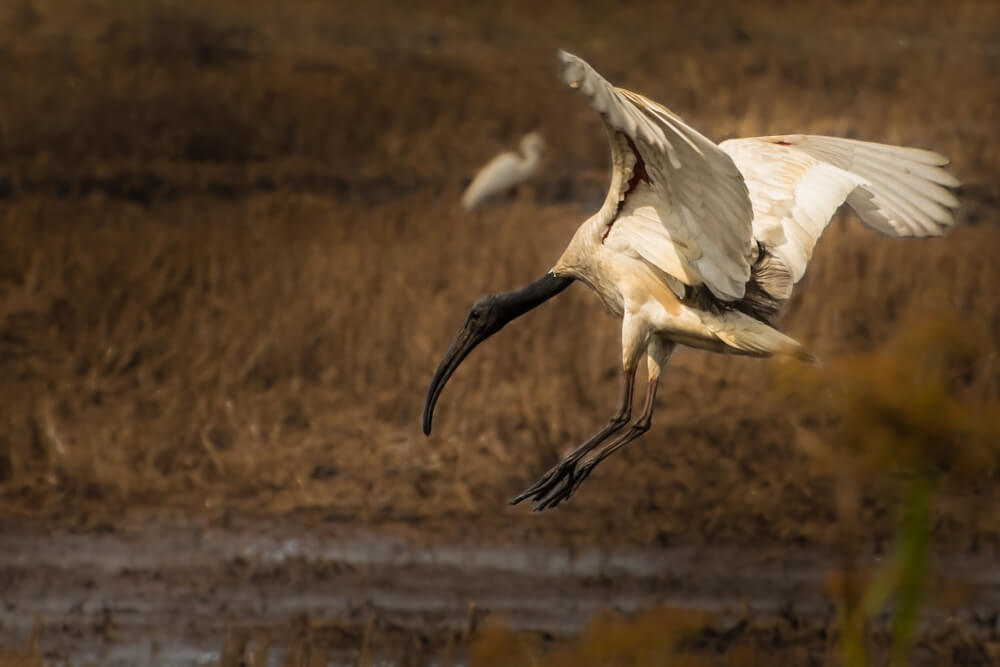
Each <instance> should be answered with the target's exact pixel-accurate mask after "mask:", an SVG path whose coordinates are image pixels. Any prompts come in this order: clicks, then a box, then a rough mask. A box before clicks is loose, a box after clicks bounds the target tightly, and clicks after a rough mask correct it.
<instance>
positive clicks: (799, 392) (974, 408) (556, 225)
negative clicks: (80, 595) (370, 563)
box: [0, 0, 1000, 664]
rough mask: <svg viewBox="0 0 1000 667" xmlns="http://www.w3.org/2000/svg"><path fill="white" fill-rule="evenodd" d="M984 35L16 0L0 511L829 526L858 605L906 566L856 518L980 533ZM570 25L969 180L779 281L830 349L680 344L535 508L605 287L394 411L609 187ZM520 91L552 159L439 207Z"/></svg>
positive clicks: (747, 17) (579, 37)
mask: <svg viewBox="0 0 1000 667" xmlns="http://www.w3.org/2000/svg"><path fill="white" fill-rule="evenodd" d="M998 36H1000V5H998V4H997V3H994V2H985V1H982V2H980V1H976V0H965V1H958V2H952V3H937V2H927V1H918V2H909V3H892V2H890V3H885V2H877V1H875V0H855V1H852V2H844V3H818V2H804V3H786V2H780V1H778V0H774V1H773V2H761V3H742V2H736V1H722V2H713V3H695V4H694V5H684V6H678V5H674V4H672V3H658V4H656V5H655V6H646V5H645V4H643V3H619V4H616V5H614V6H604V5H603V4H601V3H569V2H550V3H529V2H513V3H505V4H503V5H502V6H476V7H473V6H469V5H467V4H466V3H461V2H452V1H449V0H439V1H430V2H424V3H421V4H419V5H407V6H403V5H402V4H397V3H392V2H387V1H385V0H376V1H375V2H370V3H339V2H338V3H330V4H322V3H312V2H305V1H301V2H299V1H296V2H289V3H274V2H265V1H264V0H248V1H245V2H235V0H213V1H212V2H203V3H183V2H166V1H164V2H154V1H152V0H141V1H138V2H134V3H123V2H115V1H113V0H10V2H5V3H3V4H2V6H0V68H2V70H3V72H4V76H3V77H0V227H2V229H3V236H2V238H3V241H2V244H0V401H2V404H3V405H4V409H3V410H2V411H0V513H2V516H3V517H5V519H6V520H16V519H18V518H19V517H31V518H35V519H42V520H47V521H53V522H58V523H69V524H74V525H84V526H86V525H93V524H94V523H95V522H104V521H108V520H113V519H114V518H115V517H118V516H121V515H122V514H123V513H130V514H136V513H139V514H164V513H170V514H181V515H185V516H204V517H208V518H217V517H221V516H226V515H228V514H229V513H232V512H240V513H248V514H264V515H282V514H287V513H291V512H295V513H297V514H299V515H309V516H314V517H315V518H317V519H318V520H321V521H323V520H325V521H344V522H357V523H359V524H361V525H365V526H382V527H385V526H389V527H391V526H394V525H397V526H398V525H404V524H405V525H406V526H408V527H411V528H412V527H413V526H416V527H417V528H416V533H417V534H418V535H419V534H423V535H431V534H434V535H438V536H443V537H448V538H454V539H470V540H477V539H483V538H484V537H485V536H489V538H490V539H494V540H502V541H510V542H511V543H514V542H521V541H524V540H529V539H530V540H533V541H542V542H551V543H564V544H565V543H569V544H574V545H576V544H603V545H611V544H615V545H628V544H634V545H639V544H641V545H650V544H662V545H669V544H677V543H684V544H709V545H713V544H744V545H753V544H759V543H765V542H766V543H768V544H781V545H786V546H787V547H788V548H789V549H795V548H799V547H802V546H805V545H820V546H824V545H825V546H830V547H831V548H844V549H845V551H844V554H845V555H844V572H843V577H842V578H841V580H838V581H839V583H837V584H836V585H837V586H840V587H841V589H842V590H841V593H838V595H841V597H842V601H843V604H844V610H845V611H844V614H845V616H844V617H845V619H846V620H845V621H844V622H845V627H862V626H863V625H864V624H865V619H867V618H869V616H870V614H871V613H872V611H871V610H872V609H874V608H881V606H882V603H883V602H884V601H885V600H887V599H889V597H891V596H890V593H892V592H897V593H899V595H902V596H904V597H905V596H906V595H911V597H913V596H915V597H914V598H913V599H916V598H919V597H920V596H919V594H918V593H919V591H917V593H913V594H910V593H905V590H911V591H913V590H916V589H914V588H913V587H910V589H906V584H905V582H903V580H905V579H906V576H907V575H906V574H905V572H907V571H908V570H906V565H905V564H901V565H899V570H898V572H896V571H895V570H894V572H896V573H897V574H898V577H897V579H896V580H893V582H891V583H886V584H878V583H877V582H878V581H879V580H878V578H877V577H876V578H875V579H874V582H875V583H873V584H872V586H873V587H874V589H875V592H874V593H870V596H869V597H865V595H866V591H870V589H869V588H868V585H867V584H865V583H864V582H862V583H858V584H857V586H854V584H853V583H851V582H854V581H855V578H854V574H855V573H854V572H853V571H852V567H853V566H852V560H851V556H850V553H851V550H853V549H866V550H869V551H870V550H875V551H876V552H881V551H888V550H889V549H890V544H891V543H892V540H893V536H894V534H895V529H896V526H897V523H898V521H899V520H900V518H901V517H902V516H907V517H910V518H911V519H912V520H911V521H910V522H909V523H907V525H908V526H911V528H910V529H908V532H905V533H904V534H905V535H907V536H908V537H904V539H903V541H902V542H901V544H903V545H905V544H908V543H912V544H917V547H915V550H914V551H912V553H920V554H925V553H926V551H927V545H930V547H929V548H930V551H931V552H933V551H934V550H951V551H960V552H968V553H992V554H995V553H997V552H998V550H1000V513H997V512H996V511H994V510H993V508H995V507H996V506H997V503H998V501H1000V491H998V489H1000V485H998V481H1000V480H998V471H997V465H996V464H997V447H996V442H997V440H996V437H995V430H994V429H995V425H994V421H995V417H994V416H995V415H996V414H997V412H996V402H997V400H998V399H1000V372H998V357H997V353H998V350H1000V334H998V331H1000V297H998V295H997V290H996V286H997V284H998V283H1000V264H998V263H997V262H996V261H995V258H994V254H995V252H996V249H997V248H998V247H1000V230H998V227H997V223H998V215H1000V214H998V202H1000V186H998V183H1000V141H998V136H997V128H996V119H997V118H1000V96H998V95H997V91H998V90H1000V37H998ZM559 47H561V48H565V49H567V50H569V51H571V52H574V53H577V54H579V55H581V56H583V57H584V58H586V59H588V60H589V61H590V62H592V63H593V64H594V65H595V66H596V67H597V68H598V70H600V71H602V72H603V73H604V74H605V75H606V76H607V77H608V78H609V79H611V80H612V81H614V82H616V83H618V84H620V85H623V86H626V87H629V88H631V89H634V90H637V91H640V92H642V93H644V94H646V95H648V96H650V97H652V98H653V99H656V100H659V101H661V102H663V103H665V104H666V105H667V106H669V107H671V108H672V109H673V110H675V111H677V112H678V113H680V114H681V115H682V116H684V117H685V119H686V120H687V121H688V122H690V123H691V124H693V125H694V126H695V127H697V128H699V129H700V130H702V131H703V132H705V133H706V134H707V135H708V136H710V137H713V138H715V139H718V140H721V139H723V138H726V137H730V136H746V135H755V134H770V133H779V132H811V133H824V134H835V135H841V136H850V137H857V138H861V139H868V140H874V141H882V142H888V143H899V144H905V145H914V146H920V147H926V148H931V149H934V150H937V151H939V152H942V153H945V154H947V155H949V156H950V157H951V158H952V160H953V170H954V172H955V173H956V175H957V176H958V177H959V178H960V179H961V180H962V181H963V183H964V184H965V186H964V188H963V191H962V193H961V196H962V201H963V207H962V209H961V210H960V212H959V217H960V225H959V226H958V227H957V228H956V229H955V230H954V231H953V233H952V234H951V235H950V236H948V237H947V238H945V239H940V240H926V241H910V242H907V241H898V240H892V239H887V238H883V237H881V236H878V235H876V234H874V233H872V232H870V231H868V230H864V229H862V228H861V227H860V225H859V223H858V222H857V220H856V219H854V218H853V217H852V216H850V215H847V214H844V215H843V216H842V217H840V218H838V220H836V221H835V222H834V224H832V225H831V227H830V229H829V230H828V231H827V233H826V236H825V238H824V240H823V242H822V243H821V244H820V245H819V247H818V250H817V254H816V257H815V259H814V260H813V263H812V265H811V266H810V269H809V274H808V276H807V278H806V280H805V281H804V282H803V284H802V285H801V286H800V287H799V289H798V291H797V293H796V296H795V298H794V299H793V301H792V303H791V304H790V305H789V307H788V308H787V311H786V313H785V315H784V316H783V318H782V320H781V326H782V328H784V329H785V330H786V331H788V332H789V333H790V334H791V335H793V336H794V337H796V338H797V339H799V340H801V341H803V342H804V343H805V344H806V345H807V346H808V347H810V348H811V349H812V350H813V351H815V352H816V353H817V354H818V355H819V356H820V357H821V358H822V359H824V361H825V363H824V365H823V366H822V367H821V368H820V369H819V370H818V371H816V372H815V373H818V375H816V376H815V377H814V376H813V375H812V374H811V373H812V372H811V371H808V372H807V371H805V370H803V369H802V368H800V367H798V366H796V367H795V368H785V367H782V366H781V365H780V364H777V363H771V362H760V361H755V360H747V359H739V358H729V357H720V356H713V355H709V354H705V353H699V352H691V351H685V352H682V353H680V354H678V355H676V356H675V360H674V361H673V362H672V363H671V367H670V368H669V369H668V374H667V376H666V380H665V382H664V385H663V387H662V389H661V398H660V400H661V403H662V408H661V410H660V411H659V419H658V420H657V422H656V423H655V424H654V426H653V429H652V431H651V432H650V433H649V434H648V435H647V437H645V438H644V439H643V440H642V441H640V442H638V443H636V444H635V445H633V446H631V447H630V448H628V449H627V450H626V451H624V452H623V453H621V454H620V455H618V456H616V457H614V458H613V459H612V460H610V461H609V462H607V463H606V464H605V465H604V466H602V468H601V470H600V472H599V473H597V474H596V475H595V476H594V477H593V478H592V479H591V480H590V481H588V483H587V486H586V487H585V488H584V489H583V491H582V492H581V493H580V494H578V496H577V497H575V498H574V500H573V502H572V503H570V504H569V505H567V506H566V507H565V508H560V510H559V511H558V512H550V513H546V514H543V515H539V516H531V517H530V518H529V517H528V516H527V515H526V514H525V513H524V512H523V511H522V510H520V509H511V508H508V507H507V506H506V505H505V501H506V500H507V499H508V498H509V497H510V496H512V495H514V494H516V493H517V492H518V491H520V490H521V489H522V488H524V487H525V486H526V485H528V484H530V483H531V482H532V481H534V479H535V478H536V477H537V475H538V474H540V473H541V472H542V471H544V470H545V469H547V467H548V466H549V465H550V464H552V463H553V462H554V461H555V460H556V459H557V458H558V457H559V455H560V454H561V453H562V452H563V451H564V450H565V449H566V448H568V447H569V446H572V445H574V444H576V443H577V442H579V441H580V440H582V439H583V438H584V437H586V435H588V434H589V433H590V432H591V431H592V430H593V429H594V428H595V427H596V426H597V425H599V424H600V423H603V420H604V418H605V416H606V414H607V413H608V412H609V410H610V409H611V407H612V406H613V405H614V402H615V400H616V396H617V392H618V375H617V371H616V369H617V363H618V361H617V360H618V356H619V355H618V338H619V329H618V326H617V325H616V323H615V322H614V321H613V320H612V319H610V318H608V317H607V316H605V315H604V314H603V312H602V311H601V309H600V307H599V305H598V304H597V303H596V300H595V299H594V298H593V297H592V295H590V294H589V293H587V292H586V290H585V289H583V288H580V287H575V288H573V289H571V290H569V291H568V292H567V293H566V295H565V296H563V297H560V298H559V299H557V300H555V301H554V302H553V303H551V304H548V305H546V306H545V307H544V308H543V309H541V310H540V311H539V312H537V313H533V314H532V315H531V316H530V317H528V318H525V319H524V321H519V322H518V323H516V324H515V325H513V326H511V327H509V328H508V329H505V330H504V332H503V333H502V334H501V335H498V336H497V337H496V340H493V341H491V342H490V344H489V345H486V346H484V347H483V348H481V349H479V350H477V351H476V353H475V354H474V356H473V357H472V358H470V360H469V362H467V364H466V365H465V366H463V369H462V370H461V371H460V372H459V373H458V375H457V376H456V377H455V378H454V379H453V380H452V382H451V384H450V385H449V387H448V391H447V394H446V396H445V398H444V400H443V402H442V404H441V406H440V408H439V418H438V422H437V423H436V432H435V435H434V436H433V437H432V438H430V439H426V438H424V437H423V436H422V435H421V434H420V430H419V424H418V418H419V410H420V407H421V402H422V400H423V393H424V391H425V389H426V383H427V381H428V380H429V377H430V374H431V373H432V371H433V369H434V366H435V364H436V362H437V361H438V358H439V356H440V354H441V353H442V352H443V351H444V349H445V348H446V346H447V344H448V342H449V340H450V336H451V334H452V333H453V331H454V330H455V329H456V328H457V327H458V325H459V324H460V323H461V321H462V318H463V317H464V314H465V312H466V309H467V307H468V305H469V304H470V303H471V302H472V301H473V300H474V299H475V298H476V297H477V296H479V295H480V294H482V293H485V292H493V291H500V290H506V289H510V288H513V287H516V286H519V285H521V284H523V283H526V282H529V281H530V280H532V279H534V278H536V277H537V276H538V275H540V274H541V273H542V272H543V271H545V270H546V268H548V266H549V265H550V264H551V262H552V261H553V260H554V259H555V258H556V257H557V256H558V254H559V252H560V251H561V249H562V247H563V246H564V245H565V243H566V242H567V240H568V239H569V236H570V234H571V233H572V231H573V230H574V229H575V227H576V226H577V225H578V224H579V222H580V221H581V220H582V219H583V218H584V217H586V216H587V215H589V214H590V213H591V212H592V211H593V210H594V209H595V208H596V207H597V206H598V205H599V204H600V202H601V200H602V198H603V192H604V188H605V185H606V177H607V147H606V140H605V137H604V134H603V131H602V130H601V128H600V124H599V121H598V119H597V118H596V117H595V116H594V114H593V112H592V111H591V110H590V109H589V108H588V106H587V104H586V103H585V102H584V101H583V100H581V99H579V98H578V97H577V96H575V95H574V94H573V93H572V91H568V90H565V89H563V87H562V86H561V84H559V82H558V81H557V78H556V75H555V70H556V67H555V57H554V52H555V49H556V48H559ZM532 129H540V130H541V131H542V132H543V133H544V134H545V136H546V139H547V143H548V146H549V156H548V158H547V161H546V163H545V165H544V168H543V169H542V170H541V172H540V174H539V175H538V176H537V178H536V179H535V180H534V181H533V182H532V183H531V184H529V185H526V186H524V187H522V188H520V189H519V190H518V191H517V193H516V194H515V195H513V196H511V197H509V198H507V199H503V200H501V201H500V202H498V203H496V204H494V205H493V206H490V207H488V208H487V209H486V210H483V211H481V212H476V213H474V214H468V213H466V212H464V211H463V210H462V209H461V208H460V207H459V205H458V197H459V194H460V193H461V190H462V188H463V187H464V185H465V184H466V183H467V182H468V178H469V177H470V176H471V174H473V173H474V171H475V169H476V167H478V166H479V165H480V164H481V163H482V162H483V161H485V160H486V159H488V158H489V157H490V156H492V155H493V154H494V153H495V152H497V151H498V150H500V149H502V148H505V147H509V146H512V145H514V144H515V143H516V140H517V138H518V137H520V136H521V134H523V133H524V132H526V131H529V130H532ZM944 324H947V325H949V326H948V327H944V326H943V325H944ZM956 332H957V333H956ZM900 498H906V499H909V503H908V504H905V503H904V506H905V507H907V508H909V509H908V510H902V509H900V507H901V506H900V504H899V503H898V502H897V501H898V499H900ZM907 512H910V513H909V514H908V513H907ZM914 512H915V513H916V514H915V515H914V514H913V513H914ZM914 516H915V518H914ZM623 517H626V518H627V519H628V520H623ZM907 539H909V540H910V542H906V540H907ZM845 544H846V545H849V547H850V548H849V549H848V548H846V547H844V545H845ZM903 548H904V550H905V546H904V547H903ZM901 558H902V557H901ZM902 560H903V561H905V558H902ZM918 565H919V563H918ZM917 569H918V570H921V569H922V568H920V567H918V568H917ZM894 576H895V575H894ZM900 582H903V583H900ZM876 584H877V585H876ZM900 609H901V610H900V611H899V612H898V615H897V618H898V619H901V620H898V623H899V624H901V625H899V626H897V627H898V632H899V636H901V637H903V639H902V640H901V641H902V642H903V643H904V644H905V643H906V642H907V641H908V640H906V637H907V636H908V634H909V632H910V631H909V630H907V628H906V624H907V623H908V621H906V619H905V618H904V616H905V613H906V612H905V609H906V604H902V605H901V607H900ZM852 623H853V624H854V626H852V625H851V624H852ZM848 634H849V633H848ZM850 650H852V649H850V648H849V647H845V651H850ZM900 650H903V649H900ZM858 659H860V658H858ZM553 660H555V658H553ZM552 664H564V663H559V662H553V663H552ZM565 664H570V663H565ZM573 664H581V663H573ZM636 664H639V663H636Z"/></svg>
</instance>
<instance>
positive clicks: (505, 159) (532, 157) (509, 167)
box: [462, 132, 545, 209]
mask: <svg viewBox="0 0 1000 667" xmlns="http://www.w3.org/2000/svg"><path fill="white" fill-rule="evenodd" d="M544 150H545V140H544V139H543V138H542V135H541V134H539V133H538V132H529V133H528V134H526V135H524V136H523V137H521V154H520V155H519V154H517V153H514V152H511V151H505V152H503V153H500V155H497V156H496V157H495V158H493V159H492V160H490V161H489V162H487V163H486V164H485V165H483V167H482V168H481V169H480V170H479V171H478V172H476V176H475V178H473V179H472V182H471V183H469V187H467V188H466V189H465V192H464V193H463V194H462V206H464V207H465V208H468V209H472V208H475V207H476V206H478V205H479V204H480V203H481V202H482V201H483V200H484V199H486V198H487V197H490V196H492V195H494V194H496V193H498V192H501V191H503V190H506V189H507V188H509V187H513V186H515V185H517V184H518V183H520V182H522V181H525V180H527V179H528V178H529V177H530V176H531V175H532V174H533V173H535V169H537V168H538V163H539V161H541V159H542V152H543V151H544Z"/></svg>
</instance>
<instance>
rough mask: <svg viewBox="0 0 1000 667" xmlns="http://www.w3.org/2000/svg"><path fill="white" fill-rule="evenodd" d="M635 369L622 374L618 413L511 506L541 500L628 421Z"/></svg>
mask: <svg viewBox="0 0 1000 667" xmlns="http://www.w3.org/2000/svg"><path fill="white" fill-rule="evenodd" d="M635 372H636V368H635V366H633V367H632V368H631V369H628V368H626V369H625V372H624V380H625V383H624V384H625V386H624V389H623V390H622V399H621V405H620V406H619V407H618V412H617V413H615V415H614V416H613V417H612V418H611V419H610V420H609V421H608V423H607V424H605V426H604V428H602V429H601V430H600V431H598V432H597V433H595V434H594V435H592V436H590V437H589V438H588V439H587V440H586V442H584V443H583V444H582V445H580V446H579V447H577V448H576V449H574V450H573V451H572V452H570V453H569V454H567V455H566V456H565V457H564V458H563V460H562V461H560V462H559V463H557V464H556V465H555V466H553V467H552V468H551V469H549V471H548V472H547V473H545V474H544V475H542V476H541V477H540V478H539V480H538V481H537V482H535V483H534V484H532V485H531V486H530V487H528V488H527V489H525V490H524V492H522V493H521V494H520V495H519V496H517V497H516V498H514V499H513V500H511V501H510V504H511V505H516V504H518V503H519V502H521V501H522V500H524V499H525V498H530V497H532V496H537V497H538V498H542V497H544V496H545V494H546V493H548V492H549V491H550V490H551V489H552V488H553V487H554V486H556V485H557V484H559V482H561V481H562V480H563V478H564V477H566V476H567V475H572V473H573V468H574V467H575V465H576V462H577V461H579V460H580V458H581V457H583V456H584V455H585V454H587V453H588V452H590V451H591V450H593V449H594V448H595V447H597V446H598V445H600V444H601V443H602V442H604V441H605V440H607V439H608V438H610V437H611V436H612V435H614V434H615V433H617V432H618V431H620V430H621V429H622V428H623V427H624V426H625V425H626V424H628V420H629V419H631V418H632V397H633V395H634V391H635Z"/></svg>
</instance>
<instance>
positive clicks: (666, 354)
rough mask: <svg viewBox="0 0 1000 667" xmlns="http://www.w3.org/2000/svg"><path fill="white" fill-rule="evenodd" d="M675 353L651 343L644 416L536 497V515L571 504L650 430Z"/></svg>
mask: <svg viewBox="0 0 1000 667" xmlns="http://www.w3.org/2000/svg"><path fill="white" fill-rule="evenodd" d="M673 350H674V344H673V343H667V342H664V341H662V340H660V339H659V338H656V337H654V338H653V339H652V340H651V341H650V345H649V352H648V357H647V360H648V364H649V383H648V385H647V387H646V402H645V405H643V408H642V414H641V415H639V418H638V419H637V420H636V421H635V423H634V424H632V426H631V428H629V429H628V430H627V431H625V432H624V433H622V434H621V435H619V436H618V437H617V438H615V439H614V440H611V441H610V442H604V443H602V444H601V445H600V446H595V447H592V448H591V450H590V451H587V452H586V453H584V454H583V455H582V456H580V457H578V458H577V459H576V460H575V461H574V462H573V470H572V473H571V474H569V475H566V476H564V477H563V478H561V479H560V481H561V482H562V484H560V485H558V486H554V485H550V487H549V488H548V491H547V493H545V494H544V495H538V494H536V495H535V499H536V500H537V501H538V502H537V503H536V504H535V508H534V509H535V511H541V510H544V509H548V508H549V507H555V506H556V505H558V504H559V503H561V502H562V501H564V500H568V499H569V498H570V496H572V495H573V494H574V493H575V492H576V490H577V489H578V488H580V485H581V484H582V483H583V480H585V479H587V477H588V476H589V475H590V473H591V472H592V471H593V470H594V468H595V467H597V464H598V463H600V462H601V461H603V460H604V459H606V458H608V457H609V456H611V455H612V454H614V453H615V452H617V451H618V450H619V449H621V448H622V447H624V446H625V445H627V444H629V443H630V442H632V441H633V440H635V439H636V438H638V437H639V436H641V435H642V434H644V433H645V432H646V431H648V430H649V427H650V426H651V425H652V423H653V410H654V409H655V408H656V390H657V388H658V387H659V385H660V375H661V373H662V371H663V367H664V366H665V365H666V362H667V360H668V359H669V358H670V355H671V353H672V352H673Z"/></svg>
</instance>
